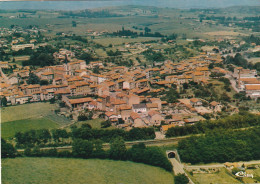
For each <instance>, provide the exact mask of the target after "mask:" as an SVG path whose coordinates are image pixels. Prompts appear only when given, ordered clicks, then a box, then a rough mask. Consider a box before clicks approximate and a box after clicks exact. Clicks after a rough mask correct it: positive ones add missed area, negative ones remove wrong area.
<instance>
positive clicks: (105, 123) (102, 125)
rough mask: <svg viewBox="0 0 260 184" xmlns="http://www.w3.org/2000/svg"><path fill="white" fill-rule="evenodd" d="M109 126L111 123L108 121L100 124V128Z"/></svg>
mask: <svg viewBox="0 0 260 184" xmlns="http://www.w3.org/2000/svg"><path fill="white" fill-rule="evenodd" d="M111 125H112V123H111V122H110V121H109V120H107V121H104V122H102V123H101V128H107V127H110V126H111Z"/></svg>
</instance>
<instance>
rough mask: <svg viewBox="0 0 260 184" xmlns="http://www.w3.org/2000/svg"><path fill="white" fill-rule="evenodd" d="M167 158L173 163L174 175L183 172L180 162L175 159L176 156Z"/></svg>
mask: <svg viewBox="0 0 260 184" xmlns="http://www.w3.org/2000/svg"><path fill="white" fill-rule="evenodd" d="M169 160H170V162H171V163H172V165H173V172H174V174H175V175H177V174H184V173H185V171H184V169H183V165H182V164H181V163H180V162H178V160H176V158H169Z"/></svg>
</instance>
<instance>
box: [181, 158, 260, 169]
mask: <svg viewBox="0 0 260 184" xmlns="http://www.w3.org/2000/svg"><path fill="white" fill-rule="evenodd" d="M236 163H238V164H239V165H242V164H245V165H251V164H260V160H252V161H246V162H243V161H241V162H236ZM216 167H224V164H212V165H211V164H207V165H184V168H187V169H199V168H216Z"/></svg>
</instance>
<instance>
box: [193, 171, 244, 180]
mask: <svg viewBox="0 0 260 184" xmlns="http://www.w3.org/2000/svg"><path fill="white" fill-rule="evenodd" d="M189 176H190V177H191V179H192V181H193V182H195V183H197V184H209V183H222V184H229V183H241V182H239V181H238V180H236V179H235V178H233V177H232V176H230V175H229V174H227V172H226V170H225V168H221V169H220V170H219V171H218V172H215V173H210V174H208V173H199V174H197V173H196V174H195V173H194V174H193V175H189Z"/></svg>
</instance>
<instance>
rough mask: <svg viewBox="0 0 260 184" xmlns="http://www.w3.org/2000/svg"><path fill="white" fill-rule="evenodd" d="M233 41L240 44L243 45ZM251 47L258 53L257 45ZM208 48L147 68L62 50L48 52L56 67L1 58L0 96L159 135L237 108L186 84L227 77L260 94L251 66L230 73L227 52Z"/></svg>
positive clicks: (242, 90)
mask: <svg viewBox="0 0 260 184" xmlns="http://www.w3.org/2000/svg"><path fill="white" fill-rule="evenodd" d="M29 31H32V30H29ZM35 31H36V32H37V30H35ZM1 33H2V34H6V33H8V34H12V33H10V31H7V30H6V29H2V30H1ZM19 40H20V41H19ZM21 40H23V38H22V37H21V38H16V37H13V39H12V41H11V43H10V44H11V49H12V50H14V51H19V50H23V49H25V48H26V49H32V50H33V49H36V46H35V45H34V42H36V40H35V39H31V40H30V41H29V42H30V43H29V44H19V42H21ZM202 41H203V40H202ZM220 41H222V40H220ZM22 42H23V41H22ZM204 42H205V41H204ZM6 44H7V43H6V41H5V40H4V39H2V41H1V47H4V46H5V47H6ZM168 44H172V41H171V40H170V41H168ZM234 44H235V45H236V46H238V47H239V46H240V44H242V45H243V44H245V43H243V42H240V44H237V43H236V42H234ZM251 45H252V47H253V48H254V49H255V50H256V51H259V46H258V45H256V44H251ZM40 46H43V45H42V44H40ZM45 46H46V45H45ZM37 48H39V45H38V46H37ZM120 48H121V51H122V52H123V51H124V50H127V51H129V49H130V48H133V50H132V51H131V49H130V51H129V52H130V53H133V52H134V53H135V54H136V52H137V51H138V50H142V49H143V50H147V49H148V48H149V49H153V48H152V46H151V45H150V44H143V43H134V44H131V43H126V44H125V45H122V46H121V47H120ZM210 48H211V49H212V48H213V49H212V50H204V51H203V52H200V53H199V55H196V56H193V57H189V58H187V59H184V60H182V61H180V62H178V63H176V62H174V61H172V60H167V59H166V60H164V61H162V62H155V63H154V64H153V65H147V66H146V67H145V66H142V65H138V64H133V65H132V66H130V67H128V66H118V65H116V64H115V63H111V62H104V61H101V60H100V61H87V62H86V61H85V60H80V59H78V58H77V57H76V56H75V53H74V52H73V51H70V50H67V49H64V48H63V49H59V51H58V52H55V53H53V57H54V58H55V60H56V61H59V64H58V65H55V66H45V67H41V68H32V67H30V66H20V65H17V64H13V63H9V62H7V61H1V62H0V67H1V84H0V85H1V87H0V96H1V98H6V100H7V105H18V104H25V103H34V102H43V101H53V103H54V102H55V101H56V102H59V104H60V109H59V110H58V112H57V113H58V114H60V115H64V116H66V117H67V118H71V119H73V120H75V121H77V120H78V117H79V116H84V115H85V114H86V112H89V111H91V112H93V118H98V117H102V118H105V120H107V121H109V122H110V123H111V124H112V125H113V126H116V127H117V128H123V129H126V130H129V129H131V128H132V127H149V126H155V127H160V130H161V132H162V133H163V134H164V133H165V132H166V131H167V130H168V129H169V128H170V127H175V126H184V125H188V124H191V125H192V124H194V123H196V122H199V121H204V120H206V119H214V118H215V116H214V115H217V114H218V113H221V112H222V111H226V112H228V113H229V114H233V113H235V112H238V111H239V110H238V107H237V106H235V105H231V103H229V102H227V103H225V104H223V103H222V102H223V100H219V101H216V100H214V98H211V99H204V98H198V97H196V95H194V93H189V92H188V91H187V90H185V89H187V88H188V87H187V86H190V85H194V84H195V85H197V84H199V85H201V86H204V87H207V85H209V83H210V82H211V81H212V80H216V79H219V78H226V79H228V81H230V87H232V90H234V91H235V92H236V93H238V94H244V95H245V97H248V98H250V99H253V100H257V99H258V98H259V97H260V80H259V78H258V75H257V71H256V70H254V69H251V70H250V69H245V68H243V67H238V66H235V65H232V67H233V72H232V71H230V70H228V69H227V68H224V67H223V62H224V60H225V57H223V56H224V55H225V54H226V50H223V51H219V50H218V49H219V48H217V47H210ZM216 50H218V52H215V51H216ZM154 51H155V52H156V49H154ZM128 55H129V54H128ZM14 65H15V69H13V71H12V73H9V74H5V73H4V72H3V69H8V68H13V67H14ZM219 66H222V67H219ZM100 71H101V72H100ZM32 77H36V78H38V79H39V80H41V81H47V82H45V83H43V84H41V85H40V84H27V81H28V78H32ZM171 89H173V90H174V91H176V92H177V94H178V93H179V94H181V95H177V96H176V99H169V98H171V97H169V98H167V95H169V93H170V92H169V91H171ZM229 91H230V89H229ZM224 96H225V94H224ZM227 106H228V107H229V108H227ZM208 117H209V118H208Z"/></svg>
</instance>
